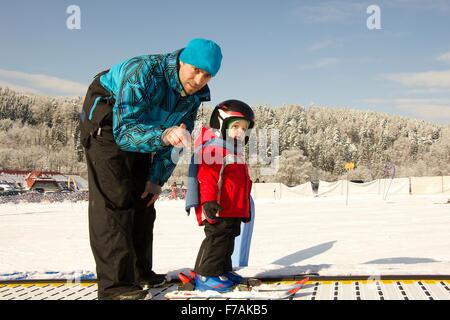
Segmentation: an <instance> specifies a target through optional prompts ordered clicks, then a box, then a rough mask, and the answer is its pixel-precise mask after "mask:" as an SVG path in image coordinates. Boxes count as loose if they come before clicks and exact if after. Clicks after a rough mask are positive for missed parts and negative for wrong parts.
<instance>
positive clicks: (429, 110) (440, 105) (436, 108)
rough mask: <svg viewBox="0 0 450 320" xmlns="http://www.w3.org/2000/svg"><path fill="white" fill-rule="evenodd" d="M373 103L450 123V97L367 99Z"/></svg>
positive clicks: (422, 117) (366, 101)
mask: <svg viewBox="0 0 450 320" xmlns="http://www.w3.org/2000/svg"><path fill="white" fill-rule="evenodd" d="M363 102H365V103H368V104H372V105H385V106H388V107H393V108H395V109H398V110H401V111H403V112H408V113H410V114H411V115H413V116H415V117H418V118H421V119H427V120H430V121H433V122H439V123H447V124H448V123H450V99H425V98H417V99H411V98H399V99H365V100H363Z"/></svg>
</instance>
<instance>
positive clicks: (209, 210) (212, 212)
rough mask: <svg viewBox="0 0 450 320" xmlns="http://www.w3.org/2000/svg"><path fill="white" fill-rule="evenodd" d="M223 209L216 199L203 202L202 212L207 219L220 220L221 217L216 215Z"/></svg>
mask: <svg viewBox="0 0 450 320" xmlns="http://www.w3.org/2000/svg"><path fill="white" fill-rule="evenodd" d="M221 210H223V208H222V207H221V206H220V205H219V204H218V203H217V202H216V201H209V202H205V204H204V205H203V212H205V215H206V217H207V218H208V219H211V220H222V218H220V217H218V216H217V213H219V211H221Z"/></svg>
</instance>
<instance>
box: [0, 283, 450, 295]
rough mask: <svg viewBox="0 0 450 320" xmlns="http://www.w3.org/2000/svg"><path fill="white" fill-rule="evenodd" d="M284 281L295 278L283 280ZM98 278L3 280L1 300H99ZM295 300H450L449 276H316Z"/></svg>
mask: <svg viewBox="0 0 450 320" xmlns="http://www.w3.org/2000/svg"><path fill="white" fill-rule="evenodd" d="M282 282H284V283H289V282H292V280H286V281H282ZM174 290H177V284H176V283H171V284H169V285H167V286H165V287H161V288H153V289H151V290H150V292H151V294H152V299H153V300H164V299H165V297H164V295H165V294H166V293H167V292H170V291H174ZM96 299H97V284H96V283H95V282H82V283H70V282H43V281H36V282H32V281H27V282H16V283H0V300H96ZM291 299H292V300H450V280H434V279H425V280H423V279H417V280H395V279H391V280H343V279H338V280H316V279H312V280H311V281H310V282H308V283H307V284H306V285H305V286H304V287H303V289H302V290H300V291H299V292H298V293H297V294H296V295H295V296H294V297H292V298H291Z"/></svg>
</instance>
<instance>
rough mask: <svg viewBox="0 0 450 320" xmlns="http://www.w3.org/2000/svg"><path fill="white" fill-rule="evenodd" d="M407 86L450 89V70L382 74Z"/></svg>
mask: <svg viewBox="0 0 450 320" xmlns="http://www.w3.org/2000/svg"><path fill="white" fill-rule="evenodd" d="M382 77H383V78H385V79H388V80H391V81H395V82H398V83H400V84H402V85H404V86H407V87H419V88H425V89H445V90H450V70H446V71H427V72H417V73H393V74H388V75H383V76H382Z"/></svg>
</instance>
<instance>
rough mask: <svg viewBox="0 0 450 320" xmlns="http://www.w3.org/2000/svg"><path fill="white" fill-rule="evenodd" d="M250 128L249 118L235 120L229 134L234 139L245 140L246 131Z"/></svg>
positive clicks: (228, 131)
mask: <svg viewBox="0 0 450 320" xmlns="http://www.w3.org/2000/svg"><path fill="white" fill-rule="evenodd" d="M247 130H248V121H247V120H237V121H234V122H233V123H232V124H231V126H230V127H229V128H228V130H227V134H228V136H229V137H230V138H232V139H238V140H239V141H244V140H245V133H246V132H247Z"/></svg>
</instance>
